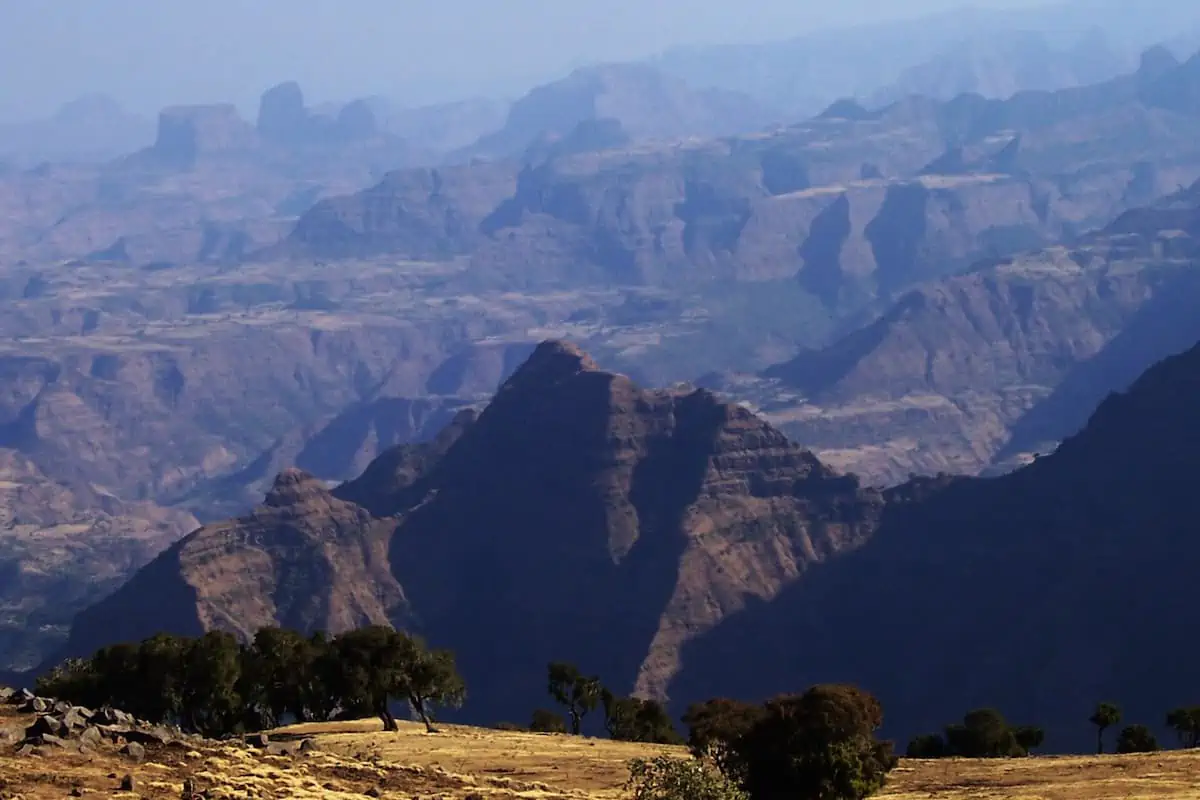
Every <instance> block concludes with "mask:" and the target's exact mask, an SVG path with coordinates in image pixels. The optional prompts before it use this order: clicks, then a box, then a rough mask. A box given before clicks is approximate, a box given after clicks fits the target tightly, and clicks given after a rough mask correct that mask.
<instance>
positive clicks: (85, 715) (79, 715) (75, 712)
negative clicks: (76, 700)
mask: <svg viewBox="0 0 1200 800" xmlns="http://www.w3.org/2000/svg"><path fill="white" fill-rule="evenodd" d="M92 716H93V714H92V712H91V711H89V710H88V709H86V708H84V707H83V706H70V707H68V708H67V710H66V711H65V712H63V714H62V716H61V717H60V719H61V720H62V723H63V724H64V725H66V726H67V728H68V729H70V730H73V731H78V730H82V729H84V728H86V727H87V726H88V725H90V724H91V719H92Z"/></svg>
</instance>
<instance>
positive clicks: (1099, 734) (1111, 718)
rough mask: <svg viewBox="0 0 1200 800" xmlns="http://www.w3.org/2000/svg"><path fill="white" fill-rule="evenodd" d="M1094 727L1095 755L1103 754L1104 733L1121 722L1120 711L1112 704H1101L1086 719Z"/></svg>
mask: <svg viewBox="0 0 1200 800" xmlns="http://www.w3.org/2000/svg"><path fill="white" fill-rule="evenodd" d="M1088 721H1089V722H1091V723H1092V724H1093V725H1095V726H1096V753H1097V754H1100V753H1103V752H1104V731H1106V730H1107V729H1109V728H1111V727H1112V726H1113V725H1116V724H1117V723H1118V722H1120V721H1121V709H1119V708H1117V707H1116V706H1115V705H1113V704H1112V703H1101V704H1100V705H1098V706H1096V710H1095V712H1093V714H1092V716H1091V717H1090V718H1089V719H1088Z"/></svg>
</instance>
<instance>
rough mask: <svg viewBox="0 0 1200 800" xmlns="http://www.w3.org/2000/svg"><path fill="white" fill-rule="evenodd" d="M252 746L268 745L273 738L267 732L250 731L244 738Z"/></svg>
mask: <svg viewBox="0 0 1200 800" xmlns="http://www.w3.org/2000/svg"><path fill="white" fill-rule="evenodd" d="M244 741H245V742H246V744H248V745H250V746H251V747H266V746H267V745H269V744H270V743H271V739H270V737H269V736H267V734H265V733H249V734H246V738H245V740H244Z"/></svg>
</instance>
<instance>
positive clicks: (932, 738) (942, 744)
mask: <svg viewBox="0 0 1200 800" xmlns="http://www.w3.org/2000/svg"><path fill="white" fill-rule="evenodd" d="M904 755H905V756H907V757H908V758H942V757H943V756H945V755H946V740H945V739H943V738H942V737H941V736H939V735H938V734H936V733H928V734H925V735H924V736H917V737H915V738H914V739H913V740H912V741H911V742H909V743H908V749H907V750H905V752H904Z"/></svg>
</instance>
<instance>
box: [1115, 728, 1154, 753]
mask: <svg viewBox="0 0 1200 800" xmlns="http://www.w3.org/2000/svg"><path fill="white" fill-rule="evenodd" d="M1117 752H1118V753H1155V752H1158V739H1156V738H1155V737H1154V734H1153V733H1152V732H1151V731H1150V729H1149V728H1147V727H1146V726H1145V725H1127V726H1126V727H1124V728H1122V729H1121V732H1120V733H1119V734H1118V735H1117Z"/></svg>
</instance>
